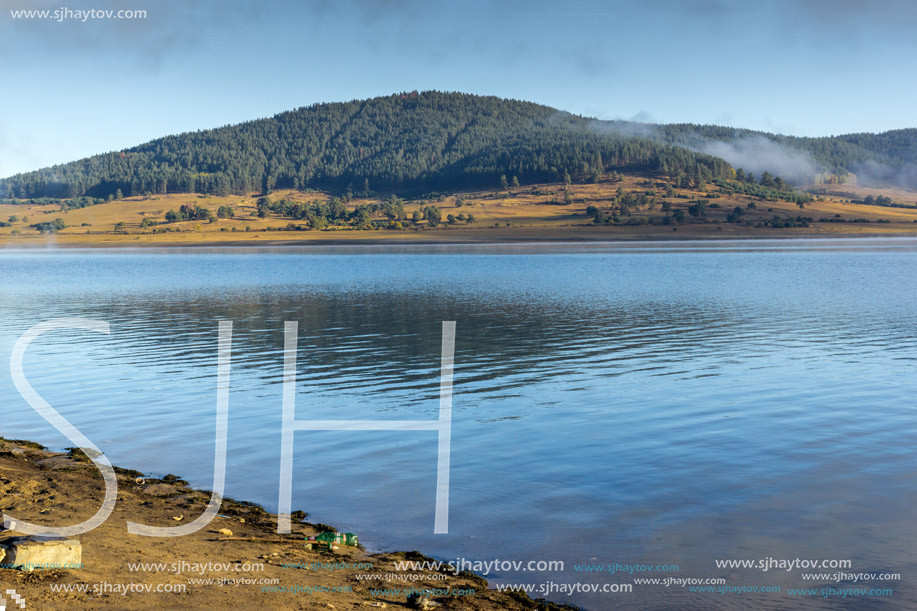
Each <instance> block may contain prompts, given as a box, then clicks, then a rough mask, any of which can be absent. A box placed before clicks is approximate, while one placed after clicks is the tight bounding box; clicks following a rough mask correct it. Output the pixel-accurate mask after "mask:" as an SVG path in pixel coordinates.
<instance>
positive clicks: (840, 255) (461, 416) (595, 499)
mask: <svg viewBox="0 0 917 611" xmlns="http://www.w3.org/2000/svg"><path fill="white" fill-rule="evenodd" d="M0 285H2V292H0V320H2V321H3V324H2V327H0V363H2V367H0V398H2V400H3V418H2V424H0V435H3V436H5V437H14V438H27V439H33V440H36V441H39V442H42V443H45V444H47V445H49V446H51V447H57V448H60V447H64V446H67V445H70V443H69V442H68V441H67V440H66V439H65V438H63V437H62V436H61V435H59V434H58V433H57V432H56V431H55V430H54V429H53V428H51V426H50V425H48V424H47V423H45V422H44V421H43V420H42V419H41V418H40V417H39V416H38V415H37V414H36V413H35V412H33V411H32V410H31V409H30V408H29V406H28V405H27V404H26V403H25V402H24V400H23V399H22V398H21V397H20V396H19V395H18V393H17V392H16V390H15V388H14V387H13V384H12V381H11V378H10V374H9V367H8V365H7V363H8V361H9V357H10V353H11V350H12V346H13V343H14V342H15V340H16V338H17V337H18V336H19V335H20V334H21V333H22V332H24V331H25V330H26V329H28V328H29V327H31V326H32V325H34V324H36V323H39V322H41V321H44V320H47V319H50V318H55V317H84V318H93V319H98V320H104V321H108V322H109V323H110V325H111V335H110V336H104V335H100V334H96V333H91V332H67V331H58V332H54V333H52V334H48V335H45V336H43V337H42V338H41V339H39V340H37V341H36V342H35V343H34V344H33V345H32V347H31V348H30V350H29V352H28V354H27V356H26V361H25V371H26V374H27V375H28V376H29V380H30V382H31V383H32V385H33V386H34V387H35V389H36V390H37V391H38V392H39V393H40V394H42V396H43V397H44V398H45V399H47V400H48V401H49V403H51V405H53V406H54V407H55V408H56V409H58V410H59V411H60V412H61V413H62V414H64V415H65V416H66V417H67V418H68V419H70V421H71V422H73V423H74V424H75V425H76V426H77V427H78V428H80V429H81V430H82V431H83V432H84V433H85V434H86V435H87V436H88V437H89V438H90V439H92V440H93V441H94V442H95V443H96V444H97V445H98V446H99V447H100V448H101V449H102V450H104V451H105V452H106V454H107V455H108V456H109V457H110V459H111V461H112V462H113V463H114V464H117V465H121V466H124V467H132V468H136V469H139V470H142V471H144V472H147V473H151V474H159V475H161V474H165V473H178V474H180V475H182V476H184V477H185V478H186V479H188V480H189V481H190V482H191V483H192V484H193V485H195V486H202V487H205V488H210V487H211V484H212V465H213V436H214V432H213V430H214V429H213V427H214V411H215V407H214V406H215V386H216V354H217V324H218V321H220V320H231V321H233V323H234V336H233V362H232V387H231V391H230V421H229V452H230V453H229V461H228V462H229V467H228V471H227V488H226V494H227V495H229V496H232V497H235V498H242V499H249V500H253V501H257V502H259V503H262V504H263V505H264V506H265V507H266V508H268V509H270V510H272V511H273V510H276V508H277V494H278V477H279V459H280V458H279V457H280V450H279V447H280V426H281V381H282V374H283V353H282V351H283V323H284V321H292V320H296V321H299V330H300V334H299V361H298V375H299V379H298V389H297V390H298V395H297V418H299V419H307V418H308V419H364V420H374V419H396V420H404V419H408V420H423V419H435V418H436V417H437V413H438V393H439V377H438V376H439V353H440V341H441V336H440V329H441V323H442V321H444V320H454V321H456V345H455V383H454V412H453V431H452V470H451V505H450V508H451V516H450V523H449V534H448V535H434V534H433V517H434V505H435V497H434V491H435V483H436V459H437V455H436V450H437V445H436V434H435V433H433V432H418V431H409V432H357V433H347V432H325V431H322V432H297V433H296V438H295V460H294V478H295V484H294V494H293V507H294V508H301V509H304V510H306V511H308V512H309V514H310V518H309V519H310V520H312V521H321V522H327V523H331V524H334V525H335V526H337V527H339V528H341V529H345V530H350V531H353V532H356V533H358V534H359V535H360V538H361V540H362V541H363V542H364V543H365V544H366V545H367V546H368V547H370V548H373V549H419V550H422V551H424V552H425V553H428V554H430V555H434V556H436V557H438V558H441V559H452V558H457V557H464V558H466V559H469V560H491V559H501V560H524V561H528V560H532V559H534V560H554V559H556V560H563V561H565V563H566V565H565V570H564V571H563V572H554V573H538V572H528V573H525V572H521V573H514V572H513V571H504V570H500V571H495V572H494V573H492V574H491V575H490V578H491V580H492V583H535V584H542V583H546V582H549V581H551V582H555V583H565V584H570V583H576V582H581V583H586V584H600V585H601V584H606V583H633V582H632V579H633V578H634V577H638V578H653V577H666V576H670V577H678V578H715V577H723V578H726V583H727V585H730V586H733V587H741V586H763V585H779V586H781V587H782V589H783V590H782V592H781V593H779V594H778V593H768V594H760V593H757V594H756V593H745V594H738V595H736V594H726V595H720V594H712V593H692V592H689V590H688V588H687V587H679V586H677V585H672V586H669V587H665V586H663V585H642V586H635V587H634V591H633V592H632V593H628V594H584V593H578V594H575V595H573V596H568V595H565V594H562V593H559V592H554V593H552V594H551V595H549V596H548V597H549V598H551V599H553V600H557V601H562V602H574V603H577V604H581V605H584V606H586V607H590V608H595V609H606V608H635V609H673V608H692V609H732V608H759V609H785V608H811V609H822V608H844V609H846V608H850V609H862V608H870V609H871V608H875V609H897V608H915V606H917V589H915V587H914V584H915V579H917V566H915V565H917V561H915V554H914V551H915V545H914V541H915V540H917V532H915V531H917V528H915V525H917V520H915V519H914V507H915V506H917V455H915V454H917V375H915V374H917V241H914V240H909V239H861V240H846V241H839V240H838V241H832V240H783V241H779V240H773V241H770V240H769V241H743V242H739V241H730V242H716V243H713V242H669V243H662V242H660V243H648V242H642V243H633V244H614V243H607V244H590V245H550V246H548V245H538V246H533V245H513V246H499V247H498V246H468V247H459V246H450V247H434V246H417V247H373V246H366V247H319V248H308V249H292V248H288V249H276V250H269V249H250V250H231V249H227V250H199V251H187V250H186V251H181V250H173V251H152V250H144V251H134V252H129V251H107V250H106V251H103V250H99V251H59V250H57V251H55V250H48V251H5V252H0ZM767 557H774V558H782V559H796V558H800V559H819V560H820V559H849V560H851V561H852V565H851V568H850V569H846V571H848V572H877V573H900V574H901V580H900V581H890V582H869V583H867V584H865V587H891V588H892V589H893V590H894V594H893V596H891V597H881V596H865V597H864V596H859V597H857V596H851V597H848V598H846V599H843V600H841V599H839V598H832V599H824V598H819V597H809V598H794V597H791V596H789V595H788V594H787V593H786V589H787V588H795V587H823V586H826V585H830V586H832V587H836V588H853V587H862V586H863V584H857V585H854V584H852V583H849V582H846V583H834V582H831V581H828V580H821V581H803V580H802V578H801V576H800V574H801V573H803V572H806V571H803V570H801V569H796V570H793V571H785V570H784V571H780V570H770V571H767V572H763V571H760V570H757V569H724V568H718V567H717V566H716V564H715V560H717V559H720V560H722V559H756V560H757V559H765V558H767ZM614 562H617V563H621V564H634V563H648V564H654V565H655V564H677V565H679V571H678V572H668V573H637V574H634V575H620V574H615V575H610V574H607V573H606V574H596V573H588V572H577V571H576V570H574V568H573V567H574V565H578V564H598V563H614ZM825 572H835V571H827V570H825ZM536 595H537V594H536Z"/></svg>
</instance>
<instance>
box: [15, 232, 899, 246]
mask: <svg viewBox="0 0 917 611" xmlns="http://www.w3.org/2000/svg"><path fill="white" fill-rule="evenodd" d="M580 229H586V230H588V229H591V228H580ZM472 231H473V232H474V233H480V234H483V235H473V236H471V235H468V234H470V233H471V231H465V232H461V235H442V236H436V237H432V236H430V235H429V234H430V233H434V232H424V233H426V234H428V235H418V236H417V237H416V238H414V237H406V236H403V235H398V236H392V237H376V236H372V237H362V236H359V235H356V236H353V237H348V238H331V237H328V238H326V237H308V238H299V239H278V238H275V237H273V236H270V237H267V236H263V235H257V236H254V237H252V238H251V239H223V240H206V239H203V240H202V239H193V238H192V239H188V240H187V241H185V240H181V239H161V240H160V239H148V240H128V239H118V238H121V236H111V237H112V238H114V239H111V240H92V239H80V238H85V237H88V236H66V235H64V236H47V237H29V238H19V239H13V240H11V239H6V240H3V239H0V252H2V251H3V250H4V249H5V250H48V249H60V250H79V249H102V250H104V249H130V250H134V249H182V248H191V249H203V248H264V247H268V248H283V247H302V248H308V247H313V246H314V247H324V246H509V245H517V246H522V245H526V244H532V245H539V246H550V245H552V244H557V245H560V244H581V245H588V244H602V243H612V244H613V243H619V242H620V243H628V244H638V243H646V242H668V243H678V242H726V241H748V242H755V241H765V240H812V239H815V240H847V239H850V240H856V239H868V238H873V239H875V238H890V239H892V238H893V239H906V238H914V239H917V227H915V230H914V231H913V232H902V231H889V232H882V231H858V232H850V231H824V232H813V231H805V230H798V229H797V230H772V231H770V230H768V231H767V233H764V232H763V231H761V230H757V231H716V232H714V231H698V230H697V229H695V230H693V231H692V230H690V229H688V230H684V231H679V232H677V234H676V232H660V231H652V232H649V231H647V232H638V231H628V232H626V233H618V232H614V233H613V232H610V231H607V230H605V231H601V230H600V231H594V232H589V233H587V234H586V235H583V234H582V231H571V232H557V231H556V230H555V231H552V234H553V235H544V233H545V232H543V231H537V230H536V231H526V230H525V228H519V229H517V230H515V231H500V230H493V231H491V230H472ZM498 232H499V233H500V234H502V235H497V236H495V235H493V234H494V233H498ZM261 233H262V234H263V233H268V232H261ZM270 233H274V232H270ZM348 233H350V232H348ZM352 233H358V232H352ZM359 233H363V232H359ZM373 233H375V232H373ZM436 233H442V234H450V233H453V232H451V231H444V232H436ZM455 233H458V232H455ZM513 233H514V234H515V235H507V234H513ZM487 234H490V235H487ZM558 234H559V235H558ZM577 234H579V235H577ZM167 235H168V234H167ZM179 235H182V234H179ZM93 237H95V236H93ZM99 237H103V236H99ZM104 237H107V236H104ZM157 237H158V236H157ZM168 237H172V236H171V235H168ZM74 238H77V239H74Z"/></svg>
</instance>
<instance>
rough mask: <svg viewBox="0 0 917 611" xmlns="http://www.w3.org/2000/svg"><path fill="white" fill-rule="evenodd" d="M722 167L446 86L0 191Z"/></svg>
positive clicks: (438, 181)
mask: <svg viewBox="0 0 917 611" xmlns="http://www.w3.org/2000/svg"><path fill="white" fill-rule="evenodd" d="M625 169H652V170H659V171H662V172H664V173H667V174H672V175H673V176H674V175H677V174H685V175H686V176H688V177H690V178H692V179H693V178H694V177H695V176H697V175H698V174H701V175H702V178H704V179H705V180H709V179H712V178H717V177H724V176H726V175H727V174H729V173H730V171H731V168H730V166H729V165H728V164H727V163H726V162H725V161H723V160H722V159H718V158H715V157H712V156H707V155H703V154H697V153H694V152H691V151H689V150H687V149H684V148H680V147H676V146H672V145H669V144H666V143H662V142H659V141H656V140H651V139H647V138H637V137H633V136H629V135H622V134H618V133H608V132H605V131H603V130H597V129H595V126H594V121H592V120H590V119H585V118H582V117H578V116H574V115H571V114H569V113H564V112H560V111H558V110H555V109H553V108H549V107H547V106H540V105H537V104H532V103H528V102H519V101H515V100H504V99H500V98H495V97H481V96H475V95H467V94H458V93H439V92H424V93H408V94H401V95H392V96H388V97H380V98H374V99H371V100H365V101H353V102H346V103H333V104H317V105H314V106H309V107H307V108H300V109H298V110H294V111H290V112H285V113H281V114H279V115H276V116H274V117H271V118H269V119H260V120H257V121H250V122H247V123H242V124H240V125H234V126H228V127H221V128H219V129H211V130H205V131H198V132H193V133H185V134H180V135H176V136H169V137H166V138H161V139H158V140H154V141H152V142H149V143H147V144H143V145H140V146H137V147H134V148H131V149H127V150H124V151H119V152H115V153H108V154H104V155H96V156H94V157H89V158H87V159H83V160H80V161H76V162H73V163H67V164H63V165H58V166H54V167H51V168H46V169H43V170H39V171H36V172H29V173H25V174H20V175H17V176H13V177H11V178H8V179H6V180H3V181H2V182H0V197H11V196H12V197H17V198H35V197H75V196H78V195H89V196H92V197H107V196H109V195H114V194H116V193H117V192H118V191H119V190H120V192H121V193H122V194H123V195H125V196H127V195H137V194H141V193H145V192H149V193H167V192H202V193H214V194H228V193H250V192H253V191H262V190H271V189H275V188H296V189H303V188H320V189H338V190H343V189H346V188H348V187H350V188H352V189H353V190H354V191H355V192H359V191H362V190H364V189H365V188H366V186H367V184H368V185H369V188H370V189H372V190H404V189H422V190H426V191H435V190H444V189H456V188H476V187H482V186H483V187H489V186H497V185H498V184H499V181H500V180H501V179H502V177H504V176H505V177H506V179H507V180H509V181H513V179H514V178H515V179H516V180H518V181H520V182H521V183H533V182H541V181H549V180H560V179H563V178H564V177H565V175H567V174H570V175H572V176H584V175H592V174H596V173H601V172H604V171H606V170H625Z"/></svg>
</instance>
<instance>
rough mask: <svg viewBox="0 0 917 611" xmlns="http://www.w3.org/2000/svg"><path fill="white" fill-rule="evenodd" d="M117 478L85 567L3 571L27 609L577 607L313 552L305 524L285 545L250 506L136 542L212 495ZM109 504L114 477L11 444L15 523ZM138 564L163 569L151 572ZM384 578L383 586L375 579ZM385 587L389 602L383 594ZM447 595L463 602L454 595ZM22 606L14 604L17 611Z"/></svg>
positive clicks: (171, 483) (76, 517)
mask: <svg viewBox="0 0 917 611" xmlns="http://www.w3.org/2000/svg"><path fill="white" fill-rule="evenodd" d="M116 471H117V474H118V502H117V505H116V506H115V509H114V511H113V512H112V514H111V516H110V517H109V518H108V520H107V521H106V522H105V523H104V524H102V525H101V526H99V527H98V528H96V529H94V530H92V531H89V532H87V533H84V534H82V535H80V536H78V537H75V538H76V539H78V540H79V541H80V543H81V547H82V568H78V569H38V570H34V571H31V572H27V571H23V570H21V569H14V568H0V582H2V586H3V589H4V591H6V590H7V589H14V590H15V591H16V592H17V593H18V594H19V595H21V596H22V597H23V598H24V599H25V601H26V603H27V607H26V609H42V610H55V609H60V610H64V609H67V610H71V609H125V610H132V609H175V610H178V609H184V610H188V609H277V610H287V609H357V608H360V609H372V608H392V609H405V608H417V607H416V606H409V603H408V596H407V593H405V592H404V591H403V590H402V591H401V592H400V593H399V594H398V595H395V594H393V593H392V592H391V591H392V590H394V589H396V588H400V589H405V588H406V589H409V590H410V589H411V588H414V589H415V590H422V589H435V590H436V591H438V593H434V594H433V595H432V596H431V600H432V601H433V602H434V603H437V605H438V606H436V608H437V609H443V610H446V609H493V610H502V609H507V610H516V609H545V610H552V611H555V610H560V609H570V608H571V607H563V606H559V605H554V604H552V603H539V602H536V601H533V600H531V599H529V598H528V597H526V596H525V595H518V594H512V595H511V594H506V593H499V592H496V591H494V590H489V589H488V588H487V582H486V581H485V580H484V579H483V578H481V577H478V576H476V575H473V574H470V573H460V574H459V575H453V574H452V573H448V572H447V573H435V572H432V571H409V572H405V571H401V572H399V571H396V570H395V562H396V561H402V560H423V559H424V557H423V556H422V555H421V554H419V553H417V552H407V553H405V552H393V553H378V554H370V553H367V552H366V551H365V550H363V549H361V548H355V547H348V546H341V547H340V548H339V549H337V550H334V551H331V552H329V551H326V550H324V549H321V550H319V549H315V550H310V549H307V547H306V544H305V542H304V537H305V536H309V535H314V534H317V533H318V532H319V531H320V530H324V528H323V526H324V525H316V524H310V523H308V522H302V523H295V524H294V526H293V531H294V532H293V534H292V535H278V534H277V533H276V523H277V522H276V516H274V515H272V514H269V513H267V512H265V511H263V510H262V509H261V508H260V507H258V506H256V505H252V504H249V503H245V502H236V501H231V500H224V502H223V506H222V508H221V510H220V512H219V513H220V516H219V517H216V518H214V520H213V521H212V522H211V523H210V524H209V525H208V526H206V527H204V528H203V529H201V530H199V531H198V532H196V533H194V534H192V535H187V536H183V537H172V538H153V537H141V536H138V535H130V534H128V533H127V529H126V524H125V523H126V521H128V520H130V521H134V522H139V523H142V524H148V525H151V526H163V527H169V526H175V525H178V524H182V523H187V522H189V521H191V520H194V519H195V518H196V517H197V516H199V515H200V514H201V513H202V512H203V509H204V508H205V506H206V504H207V501H208V500H209V496H210V495H209V492H205V491H200V490H194V489H192V488H190V487H189V486H188V485H187V483H186V482H184V481H182V480H180V479H178V478H176V477H174V476H165V477H164V478H161V479H153V478H146V477H144V476H143V474H141V473H139V472H136V471H131V470H126V469H118V468H116ZM103 497H104V482H103V480H102V477H101V475H100V473H99V471H98V469H96V467H95V466H94V465H93V464H92V463H90V462H88V459H86V457H85V455H82V453H80V452H76V453H72V452H71V453H69V454H67V453H60V452H51V451H48V450H46V449H44V448H43V447H42V446H39V445H38V444H34V443H31V442H26V441H13V440H5V439H0V510H2V511H3V513H4V514H8V515H11V516H13V517H15V518H17V519H20V520H25V521H29V522H33V523H36V524H42V525H48V526H67V525H71V524H76V523H79V522H82V521H83V520H85V519H87V518H88V517H90V516H91V515H92V514H94V513H95V512H96V511H97V509H98V508H99V506H100V504H101V501H102V499H103ZM176 518H181V520H176ZM220 530H223V531H224V532H222V533H221V532H219V531H220ZM227 531H229V532H231V533H232V534H231V536H229V535H228V534H227ZM357 534H359V533H357ZM17 536H21V533H17V532H15V531H3V532H0V544H3V543H4V542H6V543H9V542H10V540H11V539H14V538H16V537H17ZM0 562H3V561H2V560H0ZM138 563H147V564H148V565H149V564H159V565H160V566H158V567H156V568H155V569H154V568H152V567H150V566H148V567H146V570H144V569H143V567H140V566H138ZM230 565H231V566H230ZM373 575H376V576H378V575H381V576H382V578H381V579H379V578H378V577H375V578H373V577H369V578H367V576H373ZM396 575H411V577H407V578H403V579H399V578H398V577H396ZM208 580H209V581H208ZM80 588H82V589H85V590H86V591H80ZM382 588H386V589H388V590H389V592H387V593H380V592H375V593H374V592H373V591H372V590H379V589H382ZM68 589H69V591H68ZM126 589H130V591H127V592H126V593H125V590H126ZM283 589H286V591H283ZM447 589H451V592H453V593H455V592H459V591H461V592H462V595H442V591H444V590H447ZM147 590H149V591H147ZM472 591H473V594H471V593H470V592H472ZM10 605H12V602H10V601H8V606H7V608H12V606H10Z"/></svg>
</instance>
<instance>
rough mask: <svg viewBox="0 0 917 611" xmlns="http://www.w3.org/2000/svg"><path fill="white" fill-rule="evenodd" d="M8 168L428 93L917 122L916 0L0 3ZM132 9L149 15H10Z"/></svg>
mask: <svg viewBox="0 0 917 611" xmlns="http://www.w3.org/2000/svg"><path fill="white" fill-rule="evenodd" d="M0 7H2V9H0V83H3V85H2V86H0V176H7V175H11V174H14V173H16V172H20V171H27V170H31V169H37V168H39V167H43V166H47V165H51V164H53V163H61V162H66V161H70V160H73V159H77V158H80V157H84V156H87V155H90V154H94V153H99V152H104V151H109V150H117V149H121V148H125V147H128V146H132V145H135V144H139V143H141V142H145V141H148V140H151V139H153V138H156V137H159V136H163V135H166V134H171V133H176V132H181V131H188V130H195V129H200V128H207V127H215V126H219V125H225V124H228V123H236V122H240V121H244V120H248V119H254V118H258V117H264V116H270V115H273V114H275V113H277V112H280V111H283V110H288V109H291V108H296V107H299V106H306V105H309V104H312V103H313V102H322V101H336V100H349V99H354V98H366V97H373V96H377V95H387V94H390V93H394V92H399V91H409V90H414V89H417V90H424V89H439V90H447V91H465V92H470V93H479V94H488V95H498V96H502V97H511V98H517V99H524V100H530V101H534V102H539V103H543V104H547V105H550V106H554V107H557V108H561V109H564V110H568V111H571V112H575V113H579V114H584V115H589V116H595V117H599V118H603V119H614V118H624V119H637V120H643V121H653V122H693V123H718V124H725V125H733V126H736V127H747V128H752V129H763V130H767V131H777V132H783V133H791V134H798V135H830V134H839V133H848V132H856V131H885V130H889V129H897V128H903V127H914V126H917V117H914V112H913V110H912V109H914V108H917V84H915V82H914V79H913V76H912V66H914V65H917V63H915V60H917V37H915V36H914V35H913V31H914V27H915V26H917V3H912V2H910V1H905V0H887V1H882V0H876V1H872V2H866V1H862V0H795V1H789V0H773V1H769V2H768V1H766V0H762V1H759V2H727V1H723V0H677V1H676V0H642V1H630V0H627V1H606V2H593V1H586V0H581V1H575V0H574V1H571V2H543V1H538V0H529V1H526V2H517V1H514V0H509V1H502V2H478V1H462V2H455V1H452V2H438V1H436V0H429V1H415V0H372V1H369V0H367V1H350V0H338V1H331V0H328V1H326V0H321V1H303V2H273V3H272V2H266V1H263V0H262V1H259V2H249V1H242V0H222V1H221V2H209V1H206V2H188V1H185V0H125V1H120V2H113V1H110V0H86V1H84V0H56V1H54V2H45V1H42V0H32V1H29V0H0ZM62 7H66V8H69V9H71V10H85V9H92V8H94V9H102V10H104V9H112V8H114V9H119V8H120V9H124V8H132V9H143V10H146V11H147V18H146V19H142V20H99V19H91V20H89V21H87V22H85V23H84V22H80V21H77V20H65V21H63V22H57V21H54V20H38V19H30V20H26V19H13V18H12V15H11V12H10V11H11V10H19V9H33V8H34V9H41V8H47V9H51V10H53V9H60V8H62Z"/></svg>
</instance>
